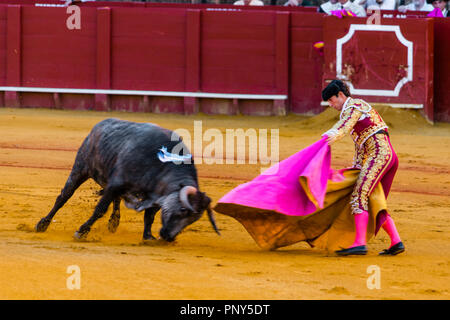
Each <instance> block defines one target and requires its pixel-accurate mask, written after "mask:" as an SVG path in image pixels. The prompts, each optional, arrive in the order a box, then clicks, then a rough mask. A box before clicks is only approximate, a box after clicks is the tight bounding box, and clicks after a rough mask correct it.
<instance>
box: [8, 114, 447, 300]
mask: <svg viewBox="0 0 450 320" xmlns="http://www.w3.org/2000/svg"><path fill="white" fill-rule="evenodd" d="M380 111H381V113H382V115H383V116H384V117H385V120H386V121H387V122H388V124H389V125H390V127H391V129H390V132H391V139H392V144H393V146H394V148H395V149H396V151H397V153H398V156H399V158H400V169H399V171H398V174H397V176H396V179H395V180H394V185H393V190H392V193H391V195H390V197H389V201H388V204H389V207H390V212H391V214H392V216H393V217H394V219H395V221H396V223H397V227H398V229H399V231H400V234H401V236H402V238H403V241H404V243H405V245H406V250H407V251H406V253H404V254H402V255H399V256H396V257H379V256H377V253H378V252H379V251H381V250H382V249H384V248H386V247H388V245H389V239H388V237H387V236H386V234H384V233H383V232H381V233H380V234H379V235H378V236H377V237H376V238H374V239H372V240H371V241H370V242H369V244H368V246H369V254H368V255H367V256H363V257H336V256H335V255H334V254H333V253H328V252H326V251H320V250H317V249H312V248H309V246H308V245H306V244H304V243H299V244H296V245H293V246H290V247H286V248H283V249H279V250H276V251H263V250H261V249H260V248H258V247H257V246H256V244H255V243H254V242H253V240H252V238H251V237H250V235H249V234H248V233H247V232H246V231H245V229H244V228H243V227H242V226H241V225H240V224H239V223H238V222H237V221H235V220H233V219H232V218H230V217H227V216H223V215H220V214H216V219H217V222H218V225H219V227H220V229H221V232H222V236H220V237H219V236H218V235H216V234H215V233H214V232H213V230H212V228H211V225H210V224H209V222H208V220H207V218H206V216H204V217H203V218H202V219H201V220H200V221H198V222H196V223H194V224H193V225H191V226H190V227H188V228H187V229H186V230H185V231H184V232H183V233H182V234H180V235H179V237H178V238H177V241H176V242H175V243H172V244H165V243H163V242H160V241H154V242H150V243H142V242H141V234H142V231H143V215H142V213H137V212H134V211H131V210H128V209H126V208H125V207H124V206H123V205H122V208H121V216H122V219H121V223H120V226H119V228H118V230H117V232H116V233H115V234H110V233H109V232H108V229H107V221H108V216H109V212H110V211H109V212H108V213H107V214H106V215H105V217H103V218H102V219H100V220H98V221H97V223H96V224H95V225H94V227H93V228H92V230H91V232H90V234H89V236H88V239H87V241H86V242H76V241H74V240H73V239H72V235H73V233H74V232H75V231H76V230H77V229H78V227H79V226H80V225H81V224H82V223H83V222H85V221H86V220H87V219H88V218H89V217H90V215H91V214H92V212H93V209H94V206H95V204H96V201H97V200H98V196H97V195H96V191H98V190H99V189H100V188H99V187H98V186H97V185H96V184H95V183H94V182H92V181H88V182H87V183H85V184H84V185H83V186H82V187H81V188H80V189H78V191H77V192H76V193H75V194H74V196H73V197H72V198H71V199H70V200H69V201H68V203H67V204H66V205H65V206H64V207H63V208H62V209H61V210H60V211H59V212H58V213H57V215H56V216H55V218H54V221H53V223H52V224H51V225H50V227H49V229H48V230H47V232H45V233H35V232H33V227H34V225H35V224H36V222H37V221H39V219H40V218H41V217H43V216H44V215H46V214H47V213H48V211H49V210H50V209H51V207H52V206H53V203H54V201H55V199H56V196H57V195H58V194H59V191H60V189H61V188H62V187H63V185H64V183H65V180H66V178H67V176H68V174H69V170H70V168H71V166H72V164H73V161H74V158H75V153H76V150H77V149H78V147H79V146H80V144H81V142H82V140H83V139H84V137H85V136H86V135H87V133H88V132H89V131H90V129H91V128H92V126H93V125H94V124H95V123H97V122H98V121H100V120H102V119H105V118H108V117H111V116H113V117H118V118H122V119H126V120H133V121H141V122H153V123H157V124H159V125H161V126H164V127H167V128H170V129H176V128H186V129H188V130H190V131H191V132H192V130H193V121H194V120H202V121H203V122H202V125H203V130H204V131H205V130H206V129H208V128H217V129H219V130H221V131H222V132H225V129H226V128H231V129H233V128H234V129H236V128H243V129H247V128H255V129H258V128H268V129H269V128H279V133H280V140H279V141H280V159H284V158H286V157H288V156H289V155H291V154H293V153H295V152H296V151H298V150H300V149H302V148H304V147H306V146H308V145H309V144H311V143H313V142H315V141H316V140H317V139H318V138H319V137H320V134H321V133H322V132H324V131H325V130H327V129H328V128H329V127H330V126H331V125H332V124H333V123H334V122H335V121H336V119H337V117H338V114H337V112H335V111H333V110H327V111H325V112H324V113H322V114H321V115H318V116H316V117H313V118H305V117H300V116H294V115H290V116H287V117H247V116H233V117H229V116H206V115H201V114H200V115H195V116H181V115H161V114H130V113H119V112H113V113H101V112H84V111H77V112H74V111H61V110H37V109H0V177H1V179H0V256H1V257H2V258H1V260H0V298H1V299H80V298H82V299H449V298H450V284H449V283H450V281H449V280H450V271H449V270H450V125H449V124H435V125H434V126H433V125H430V124H427V123H426V122H425V121H424V120H423V119H422V118H421V116H420V115H419V114H418V113H416V112H414V111H404V110H403V111H400V110H396V109H390V108H386V107H384V108H383V107H382V108H380ZM207 144H209V142H204V146H206V145H207ZM332 152H333V153H332V154H333V166H334V167H335V168H342V167H346V166H348V165H350V164H351V160H352V158H353V144H352V142H351V141H350V139H349V138H345V140H344V141H342V142H338V143H336V144H335V145H334V146H333V151H332ZM198 171H199V179H200V185H201V188H202V189H203V191H206V192H207V193H208V194H209V195H210V197H211V198H212V199H213V200H214V204H215V202H216V201H217V200H218V199H219V198H220V197H221V196H223V195H224V194H225V193H226V192H228V191H230V190H231V189H232V188H234V187H236V186H237V185H239V184H241V183H243V182H245V181H248V180H250V179H252V178H254V177H255V176H256V175H258V174H259V173H260V166H258V165H251V164H240V165H218V164H212V165H208V164H199V165H198ZM110 210H111V209H110ZM157 217H159V214H158V215H157ZM160 226H161V224H160V222H159V221H158V219H156V221H155V224H154V226H153V233H154V234H155V235H156V234H157V233H158V231H159V228H160ZM71 265H78V266H79V267H80V270H81V289H80V290H68V289H67V287H66V281H67V278H68V277H69V276H70V274H68V273H67V268H68V266H71ZM371 265H376V266H379V268H380V271H381V289H372V290H371V289H368V287H367V279H368V277H369V276H370V274H368V273H367V270H368V269H367V268H368V267H369V266H371Z"/></svg>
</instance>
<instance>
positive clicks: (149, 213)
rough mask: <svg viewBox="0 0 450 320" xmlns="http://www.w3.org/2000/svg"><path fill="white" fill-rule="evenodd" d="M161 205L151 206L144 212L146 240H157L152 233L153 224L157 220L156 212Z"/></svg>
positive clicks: (144, 237)
mask: <svg viewBox="0 0 450 320" xmlns="http://www.w3.org/2000/svg"><path fill="white" fill-rule="evenodd" d="M158 210H159V207H151V208H148V209H145V214H144V235H143V239H144V240H155V239H156V238H155V237H154V236H153V235H152V224H153V221H154V220H155V214H156V212H158Z"/></svg>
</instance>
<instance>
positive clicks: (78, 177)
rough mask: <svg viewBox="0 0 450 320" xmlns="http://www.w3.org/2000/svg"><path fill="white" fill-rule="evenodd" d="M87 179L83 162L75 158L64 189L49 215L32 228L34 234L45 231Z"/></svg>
mask: <svg viewBox="0 0 450 320" xmlns="http://www.w3.org/2000/svg"><path fill="white" fill-rule="evenodd" d="M88 178H89V176H88V174H87V170H86V167H85V165H84V162H83V161H82V160H80V159H79V158H78V157H77V158H76V159H75V164H74V166H73V168H72V171H71V172H70V175H69V178H68V179H67V181H66V184H65V185H64V188H63V189H62V190H61V193H60V195H59V196H58V197H57V198H56V201H55V204H54V205H53V208H52V210H50V212H49V214H48V215H47V216H45V217H44V218H42V219H41V220H40V221H39V222H38V223H37V224H36V226H35V227H34V229H35V230H36V232H44V231H45V230H47V228H48V226H49V225H50V222H51V221H52V219H53V217H54V216H55V214H56V212H57V211H58V210H59V209H60V208H61V207H62V206H63V205H64V204H65V203H66V202H67V200H69V199H70V197H71V196H72V195H73V193H74V192H75V190H77V189H78V187H79V186H80V185H82V184H83V182H85V181H86V180H87V179H88Z"/></svg>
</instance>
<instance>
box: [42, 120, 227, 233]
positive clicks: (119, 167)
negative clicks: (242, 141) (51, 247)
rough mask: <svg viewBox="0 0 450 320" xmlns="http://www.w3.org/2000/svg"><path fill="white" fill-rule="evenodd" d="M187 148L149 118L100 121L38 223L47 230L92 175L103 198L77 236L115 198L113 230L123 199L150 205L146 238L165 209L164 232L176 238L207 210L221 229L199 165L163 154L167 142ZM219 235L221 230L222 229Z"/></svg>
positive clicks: (169, 145)
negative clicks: (143, 120)
mask: <svg viewBox="0 0 450 320" xmlns="http://www.w3.org/2000/svg"><path fill="white" fill-rule="evenodd" d="M180 144H182V145H181V147H182V148H184V151H187V150H188V149H187V147H186V146H185V145H184V144H183V142H182V141H181V139H180V138H179V136H177V135H176V134H175V133H174V132H172V131H170V130H167V129H164V128H161V127H159V126H157V125H153V124H149V123H135V122H129V121H123V120H118V119H106V120H104V121H101V122H100V123H98V124H97V125H96V126H95V127H94V128H93V129H92V131H91V132H90V133H89V135H88V136H87V137H86V139H85V140H84V142H83V144H82V145H81V147H80V149H79V150H78V153H77V156H76V158H75V163H74V165H73V168H72V171H71V173H70V175H69V178H68V179H67V182H66V184H65V186H64V188H63V189H62V190H61V194H60V195H59V196H58V197H57V199H56V201H55V204H54V206H53V208H52V209H51V211H50V212H49V214H48V215H47V216H46V217H44V218H42V219H41V220H40V221H39V222H38V223H37V224H36V227H35V230H36V231H37V232H44V231H45V230H46V229H47V228H48V226H49V224H50V222H51V221H52V219H53V217H54V215H55V214H56V212H57V211H58V210H59V209H60V208H61V207H62V206H63V205H64V204H65V203H66V202H67V200H69V198H70V197H71V196H72V195H73V193H74V192H75V190H76V189H77V188H78V187H79V186H80V185H81V184H82V183H84V182H85V181H86V180H88V179H89V178H92V179H94V180H95V181H96V182H97V183H98V184H99V185H100V186H102V187H103V191H101V193H100V194H101V198H100V200H99V202H98V203H97V206H96V207H95V210H94V213H93V214H92V216H91V217H90V218H89V220H87V221H86V222H85V223H84V224H83V225H82V226H81V227H80V228H79V230H78V231H77V232H75V234H74V237H75V238H78V239H80V238H83V237H85V236H86V235H87V234H88V232H89V231H90V229H91V226H92V225H93V224H94V222H95V221H96V220H97V219H99V218H101V217H102V216H103V215H104V214H105V213H106V211H107V210H108V207H109V205H110V204H111V202H113V212H112V214H111V217H110V219H109V223H108V229H109V231H111V232H115V231H116V229H117V227H118V225H119V220H120V211H119V208H120V201H121V199H124V200H125V204H126V206H127V207H129V208H133V209H135V210H136V211H142V210H145V214H144V235H143V238H144V239H145V240H148V239H154V237H153V236H152V232H151V226H152V224H153V220H154V217H155V214H156V212H157V211H158V210H159V209H161V220H162V228H161V230H160V236H161V237H162V238H163V239H165V240H167V241H173V240H174V239H175V237H176V236H177V234H178V233H180V232H181V231H182V230H183V229H184V228H185V227H186V226H188V225H189V224H191V223H193V222H195V221H196V220H198V219H199V218H200V217H201V216H202V214H203V212H204V211H205V210H207V212H208V217H209V220H210V221H211V224H212V225H213V227H214V230H216V232H217V233H219V231H218V229H217V226H216V223H215V220H214V216H213V213H212V210H211V207H210V203H211V199H210V198H209V197H208V196H207V195H206V194H205V193H203V192H200V190H199V187H198V181H197V180H198V179H197V170H196V168H195V165H194V161H193V159H191V160H190V161H189V162H188V161H184V162H179V161H178V162H173V161H166V162H163V161H161V159H159V158H158V152H159V150H160V149H161V148H162V147H166V148H167V150H169V151H170V150H172V149H173V148H174V147H175V146H177V148H178V150H179V147H180ZM219 234H220V233H219Z"/></svg>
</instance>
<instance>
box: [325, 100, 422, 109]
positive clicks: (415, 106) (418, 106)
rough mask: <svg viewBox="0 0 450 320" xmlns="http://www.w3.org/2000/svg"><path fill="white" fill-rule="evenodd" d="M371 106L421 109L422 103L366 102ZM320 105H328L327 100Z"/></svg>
mask: <svg viewBox="0 0 450 320" xmlns="http://www.w3.org/2000/svg"><path fill="white" fill-rule="evenodd" d="M367 103H368V104H370V105H371V106H390V107H392V108H398V109H423V104H413V103H389V102H386V103H383V102H367ZM320 105H321V106H322V107H328V106H329V105H328V102H326V101H322V102H321V103H320Z"/></svg>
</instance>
